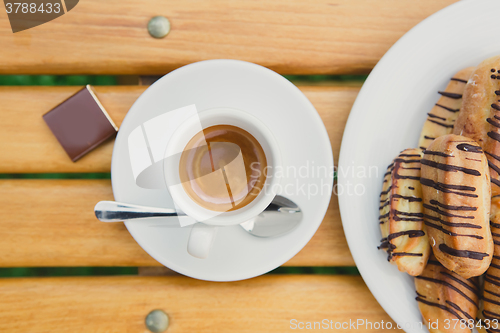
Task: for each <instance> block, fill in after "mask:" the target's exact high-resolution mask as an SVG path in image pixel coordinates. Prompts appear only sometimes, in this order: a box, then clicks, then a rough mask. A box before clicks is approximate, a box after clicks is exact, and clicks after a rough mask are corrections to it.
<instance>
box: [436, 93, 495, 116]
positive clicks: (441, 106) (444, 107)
mask: <svg viewBox="0 0 500 333" xmlns="http://www.w3.org/2000/svg"><path fill="white" fill-rule="evenodd" d="M499 91H500V90H499ZM436 106H439V107H440V108H443V109H445V110H447V111H450V112H458V111H460V109H452V108H449V107H447V106H444V105H442V104H438V103H436Z"/></svg>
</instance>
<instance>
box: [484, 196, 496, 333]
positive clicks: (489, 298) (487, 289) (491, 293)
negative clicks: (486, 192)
mask: <svg viewBox="0 0 500 333" xmlns="http://www.w3.org/2000/svg"><path fill="white" fill-rule="evenodd" d="M490 224H491V234H492V235H493V242H494V243H495V251H494V253H493V260H492V261H491V265H490V268H488V271H487V272H486V274H485V275H484V289H483V311H482V315H483V318H484V319H488V320H489V322H487V321H485V324H488V323H489V324H490V325H491V328H493V330H490V331H494V332H497V331H500V324H499V323H500V197H494V198H492V199H491V214H490ZM495 320H496V321H495Z"/></svg>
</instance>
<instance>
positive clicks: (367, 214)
mask: <svg viewBox="0 0 500 333" xmlns="http://www.w3.org/2000/svg"><path fill="white" fill-rule="evenodd" d="M498 13H500V1H497V0H464V1H460V2H458V3H455V4H453V5H451V6H449V7H447V8H445V9H443V10H441V11H439V12H437V13H436V14H434V15H432V16H430V17H429V18H427V19H426V20H424V21H422V22H421V23H420V24H418V25H417V26H416V27H414V28H413V29H412V30H410V31H409V32H408V33H406V34H405V35H404V36H403V37H402V38H401V39H400V40H399V41H398V42H397V43H396V44H394V46H393V47H392V48H391V49H390V50H389V51H388V52H387V53H386V54H385V55H384V57H383V58H382V59H381V60H380V61H379V63H378V64H377V66H376V67H375V68H374V69H373V71H372V72H371V74H370V76H369V77H368V79H367V80H366V82H365V84H364V85H363V88H362V89H361V91H360V93H359V95H358V97H357V99H356V102H355V103H354V106H353V108H352V110H351V114H350V116H349V120H348V122H347V125H346V129H345V132H344V137H343V139H342V148H341V152H340V159H339V181H338V184H339V190H341V189H347V188H348V185H349V184H350V185H351V186H350V187H351V189H354V188H355V186H357V189H358V194H361V191H362V189H364V193H363V194H361V195H356V194H353V193H352V191H351V195H349V194H347V193H343V194H342V195H340V196H339V203H340V212H341V216H342V223H343V226H344V231H345V234H346V238H347V242H348V244H349V249H350V250H351V253H352V255H353V257H354V260H355V261H356V265H357V266H358V269H359V271H360V273H361V275H362V276H363V279H364V281H365V282H366V284H367V285H368V288H370V291H371V292H372V293H373V295H374V296H375V298H376V299H377V301H378V302H379V303H380V305H382V307H383V308H384V309H385V311H386V312H387V313H388V314H389V315H390V316H391V317H392V319H393V320H394V321H395V322H396V323H398V324H401V325H405V324H406V325H415V324H417V323H419V322H420V321H421V316H420V312H419V310H418V305H417V302H416V301H415V297H416V294H415V287H414V284H413V278H411V277H410V276H408V275H406V274H403V273H400V272H399V271H398V270H397V268H396V267H395V266H393V265H390V264H389V263H388V262H387V255H386V254H385V252H383V251H378V250H377V246H378V245H379V242H380V238H381V236H380V229H379V224H378V215H379V213H378V206H379V195H380V191H381V189H382V175H383V174H384V173H385V170H386V168H387V165H388V164H389V163H390V162H391V161H392V159H393V158H394V157H395V156H396V155H397V154H398V153H399V152H400V151H401V150H403V149H405V148H411V147H417V143H418V137H419V135H420V130H421V129H422V125H423V123H424V121H425V119H426V113H427V112H429V111H430V109H431V108H432V106H433V104H434V103H436V102H437V100H438V98H439V95H438V94H437V91H438V90H443V89H444V88H445V87H446V85H447V83H448V81H449V79H450V78H451V77H452V75H453V74H454V73H455V72H457V71H458V70H460V69H462V68H465V67H468V66H476V65H477V64H479V63H480V62H481V61H482V60H484V59H486V58H488V57H490V56H493V55H497V54H500V42H499V39H498V37H497V36H499V32H500V26H499V24H498V22H499V17H498ZM370 166H371V167H372V176H371V177H370V176H369V175H367V177H362V176H363V175H362V174H361V169H360V168H363V167H364V168H368V167H370ZM349 168H350V169H349ZM373 168H377V169H378V172H377V173H376V175H375V174H374V170H373ZM353 170H354V171H355V174H354V175H353V174H352V171H353ZM356 174H358V176H356ZM406 331H407V332H422V331H423V332H426V331H427V330H426V329H424V330H422V329H420V328H418V327H413V328H409V327H407V328H406Z"/></svg>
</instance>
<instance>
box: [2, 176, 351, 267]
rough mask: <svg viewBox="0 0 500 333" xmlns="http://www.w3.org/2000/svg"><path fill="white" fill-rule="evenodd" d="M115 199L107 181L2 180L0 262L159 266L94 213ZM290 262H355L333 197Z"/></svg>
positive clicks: (9, 264)
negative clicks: (313, 231) (317, 225)
mask: <svg viewBox="0 0 500 333" xmlns="http://www.w3.org/2000/svg"><path fill="white" fill-rule="evenodd" d="M100 200H113V194H112V192H111V183H110V181H108V180H19V179H18V180H0V202H1V203H2V204H1V205H0V235H2V238H1V241H0V253H2V255H1V256H0V267H28V266H158V265H160V264H159V263H158V262H157V261H156V260H154V259H153V258H151V257H150V256H149V255H148V254H147V253H146V252H145V251H144V250H142V249H141V248H140V247H139V245H138V244H137V243H136V242H135V241H134V239H133V238H132V237H131V236H130V234H129V233H128V231H127V229H126V228H125V226H124V225H123V223H102V222H99V221H97V220H96V218H95V216H94V212H93V209H94V206H95V204H96V203H97V202H98V201H100ZM286 265H288V266H353V265H354V261H353V259H352V257H351V254H350V252H349V249H348V247H347V243H346V239H345V237H344V232H343V229H342V224H341V220H340V214H339V208H338V201H337V198H336V197H335V196H333V197H332V200H331V202H330V207H329V209H328V212H327V214H326V216H325V219H324V220H323V223H322V224H321V226H320V228H319V230H318V231H317V232H316V234H315V235H314V237H313V238H312V239H311V241H310V242H309V243H308V244H307V245H306V247H305V248H304V249H302V251H300V252H299V253H298V254H297V255H296V256H295V257H294V258H292V259H291V260H290V261H288V262H287V263H286Z"/></svg>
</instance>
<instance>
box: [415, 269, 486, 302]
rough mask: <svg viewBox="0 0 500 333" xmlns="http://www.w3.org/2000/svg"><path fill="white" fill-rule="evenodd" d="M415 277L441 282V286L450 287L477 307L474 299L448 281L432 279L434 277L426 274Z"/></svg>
mask: <svg viewBox="0 0 500 333" xmlns="http://www.w3.org/2000/svg"><path fill="white" fill-rule="evenodd" d="M415 279H419V280H425V281H429V282H434V283H437V284H441V285H443V286H445V287H447V288H450V289H452V290H454V291H456V292H457V293H458V294H460V295H461V296H462V297H463V298H465V299H466V300H468V301H469V302H471V303H472V304H474V306H475V307H476V308H477V307H478V305H477V304H476V302H474V300H472V298H470V297H469V296H467V295H466V294H465V293H464V292H463V291H461V290H460V289H458V288H457V287H455V286H454V285H453V284H451V283H449V282H447V281H444V280H439V279H434V278H431V277H427V276H415Z"/></svg>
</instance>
